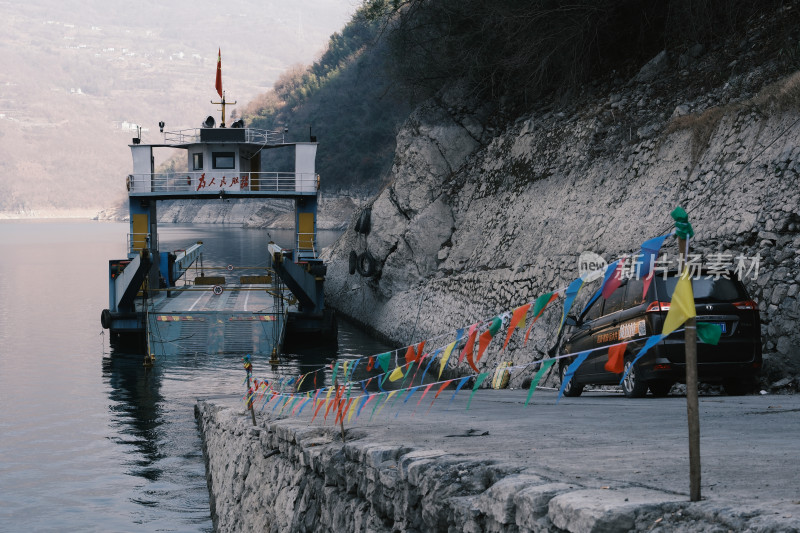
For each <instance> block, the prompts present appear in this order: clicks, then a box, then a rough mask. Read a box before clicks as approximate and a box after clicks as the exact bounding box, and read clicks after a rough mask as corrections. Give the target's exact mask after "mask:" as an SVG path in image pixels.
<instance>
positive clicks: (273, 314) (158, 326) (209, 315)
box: [147, 285, 286, 356]
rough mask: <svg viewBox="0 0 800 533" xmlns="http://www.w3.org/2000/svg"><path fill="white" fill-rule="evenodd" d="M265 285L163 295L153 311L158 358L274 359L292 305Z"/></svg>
mask: <svg viewBox="0 0 800 533" xmlns="http://www.w3.org/2000/svg"><path fill="white" fill-rule="evenodd" d="M270 289H271V287H269V286H264V285H260V286H259V285H234V286H225V287H224V288H223V291H222V293H221V294H215V293H214V290H213V288H212V287H210V286H209V287H199V286H192V287H187V288H183V289H175V290H170V291H169V296H167V293H166V292H162V293H161V294H160V295H159V296H156V297H155V298H154V300H153V301H152V305H151V307H150V308H149V310H148V313H147V317H148V340H149V342H150V347H151V350H152V352H153V354H154V355H156V356H158V355H170V354H179V355H188V354H209V353H251V354H266V355H271V354H272V352H273V349H275V348H276V347H277V346H278V345H279V344H282V343H283V337H284V330H285V326H286V305H280V304H281V303H282V302H281V301H280V299H279V298H277V297H275V296H274V295H273V294H272V293H271V291H270Z"/></svg>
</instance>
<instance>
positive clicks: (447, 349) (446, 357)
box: [439, 342, 456, 378]
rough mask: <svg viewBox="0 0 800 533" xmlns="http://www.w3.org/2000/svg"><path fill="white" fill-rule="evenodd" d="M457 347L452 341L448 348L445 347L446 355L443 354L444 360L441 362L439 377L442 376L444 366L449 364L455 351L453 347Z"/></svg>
mask: <svg viewBox="0 0 800 533" xmlns="http://www.w3.org/2000/svg"><path fill="white" fill-rule="evenodd" d="M455 347H456V343H455V342H451V343H450V344H448V345H447V348H445V349H444V355H443V356H442V362H441V363H439V378H441V377H442V372H443V371H444V367H446V366H447V360H448V359H450V354H452V353H453V348H455Z"/></svg>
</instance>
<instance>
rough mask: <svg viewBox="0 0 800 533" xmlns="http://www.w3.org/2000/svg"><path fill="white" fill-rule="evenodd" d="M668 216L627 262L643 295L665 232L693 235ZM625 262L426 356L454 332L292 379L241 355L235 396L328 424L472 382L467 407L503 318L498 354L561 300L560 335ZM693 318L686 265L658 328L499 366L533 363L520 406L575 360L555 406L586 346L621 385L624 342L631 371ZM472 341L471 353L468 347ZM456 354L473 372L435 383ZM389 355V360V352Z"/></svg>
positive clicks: (716, 333)
mask: <svg viewBox="0 0 800 533" xmlns="http://www.w3.org/2000/svg"><path fill="white" fill-rule="evenodd" d="M671 216H672V217H673V219H674V220H675V223H676V224H675V226H676V230H675V232H674V233H669V234H666V235H662V236H659V237H655V238H652V239H649V240H647V241H645V242H644V243H642V245H641V247H640V253H639V254H638V256H637V257H639V256H640V257H641V258H642V261H640V262H639V261H637V263H636V264H635V265H634V268H633V272H635V274H636V275H637V277H639V278H640V279H643V280H644V293H646V292H647V290H648V287H649V285H650V282H651V281H652V279H653V277H654V274H655V272H654V269H653V264H654V261H655V259H656V257H657V256H658V255H659V252H660V250H661V247H662V245H663V243H664V241H665V240H666V239H667V238H668V237H671V236H673V235H675V236H677V237H678V238H680V239H684V240H686V241H687V248H688V239H689V238H690V237H692V236H693V235H694V231H693V229H692V227H691V224H690V223H689V221H688V216H687V215H686V213H685V211H683V209H681V208H680V207H678V208H676V209H675V210H674V211H673V212H672V213H671ZM624 262H625V259H624V258H623V259H620V260H617V261H614V262H613V263H611V264H609V265H608V266H607V267H605V268H604V269H598V270H595V271H591V272H588V273H585V274H583V275H581V276H580V277H578V278H577V279H575V280H574V281H572V282H571V283H570V284H569V285H568V286H566V287H563V288H560V289H557V290H554V291H551V292H547V293H545V294H542V295H540V296H539V297H538V298H536V300H534V301H531V302H529V303H526V304H524V305H521V306H519V307H517V308H515V309H513V310H508V311H505V312H503V313H500V314H498V315H496V316H493V317H491V318H487V319H482V320H479V321H478V322H475V323H473V324H472V325H470V326H468V327H462V328H459V329H457V330H456V331H455V340H453V341H451V342H450V343H447V344H443V345H441V346H438V347H437V348H436V349H435V350H433V351H429V352H427V353H426V352H425V351H424V349H425V346H426V345H427V346H431V345H435V343H438V342H439V341H444V340H445V339H447V338H452V335H453V333H452V332H450V333H445V334H442V335H437V336H435V337H432V338H430V339H426V340H423V341H421V342H419V343H416V344H412V345H409V346H405V347H403V348H400V349H397V350H394V351H393V352H385V353H381V354H377V355H370V356H364V357H360V358H357V359H352V360H347V361H337V362H336V363H335V364H333V365H325V366H323V367H321V368H318V369H316V370H313V371H311V372H307V373H305V374H301V375H299V376H296V377H294V376H293V377H282V378H278V379H273V380H268V379H263V380H258V379H255V380H254V381H253V382H252V384H251V382H250V377H251V374H250V372H251V369H252V365H251V364H250V359H249V356H248V357H246V358H245V368H246V369H247V375H248V378H247V379H246V380H245V381H246V383H247V386H248V389H247V393H246V394H245V395H244V396H243V397H242V400H243V401H245V402H247V405H248V406H249V407H251V408H252V409H254V408H255V407H254V406H258V405H260V408H259V410H260V411H263V410H264V409H265V408H266V407H267V406H268V405H271V411H270V412H272V413H275V412H277V415H278V416H280V415H283V414H287V415H288V416H299V415H300V414H301V413H302V412H303V411H304V410H305V408H306V406H307V405H309V404H310V405H312V412H313V415H312V418H311V421H310V422H313V421H314V420H315V419H316V418H317V416H318V415H320V413H322V419H323V420H324V421H327V419H328V415H329V414H330V413H331V412H333V413H335V420H334V423H340V422H344V420H345V419H346V420H347V421H348V422H350V421H351V420H352V418H353V416H355V418H356V419H358V418H359V417H360V416H361V413H362V410H363V409H364V407H366V406H367V405H368V404H369V403H372V402H373V401H374V405H373V407H372V410H371V411H370V415H369V416H370V420H372V418H373V417H375V416H378V415H380V413H381V412H382V411H383V410H384V408H385V407H386V406H387V404H389V406H390V409H391V408H392V407H393V406H394V405H395V403H396V402H397V401H398V400H399V399H400V398H403V400H402V403H401V404H400V406H401V407H402V406H405V405H407V404H408V402H409V399H410V398H411V397H412V396H413V395H414V394H415V393H416V392H417V391H419V390H421V391H422V393H421V395H420V397H419V399H418V400H417V402H416V404H415V406H414V409H413V411H412V412H411V416H414V415H415V414H416V412H417V409H418V408H419V407H420V405H421V403H422V401H423V400H424V399H425V397H426V396H427V395H428V393H429V392H431V391H432V390H434V389H435V393H433V396H432V399H431V402H430V405H429V406H428V407H427V410H426V414H427V413H428V412H429V411H430V409H431V407H432V406H433V404H434V402H435V401H436V400H437V399H438V398H439V396H440V395H441V394H442V392H444V391H445V389H447V388H448V387H450V386H451V385H455V388H454V390H453V392H452V395H451V397H450V400H449V402H448V407H449V405H450V404H451V403H452V402H453V400H454V399H455V397H456V395H457V394H458V393H459V392H460V391H461V390H462V389H463V388H464V387H465V386H466V384H467V383H468V382H469V380H471V379H473V380H474V382H473V384H472V391H471V393H470V396H469V399H468V400H467V404H466V408H467V409H469V408H470V405H471V403H472V398H473V396H474V394H475V392H476V391H477V390H478V389H479V388H480V387H481V385H482V384H483V383H484V382H485V380H486V379H487V378H488V377H489V376H490V375H491V373H490V372H481V371H480V370H479V369H478V367H477V365H476V361H477V362H480V360H481V358H482V357H483V355H484V354H485V352H486V350H487V348H488V346H489V345H490V343H491V342H492V341H493V340H494V339H495V338H496V337H497V335H498V333H499V332H500V330H501V329H502V327H503V324H505V323H507V324H508V329H507V331H506V335H505V340H504V343H503V346H502V348H501V351H505V350H506V349H507V347H508V344H509V342H510V341H511V339H512V336H513V334H514V332H515V331H516V330H517V329H519V330H520V331H523V330H524V331H525V333H524V337H523V339H524V340H523V346H526V345H527V343H528V340H529V337H530V334H531V330H532V329H533V325H534V324H535V323H536V322H537V321H538V319H539V318H540V317H541V316H542V315H543V313H544V312H545V310H546V309H547V308H548V307H549V306H550V304H551V303H553V302H555V301H556V300H558V299H559V298H562V297H563V299H564V303H563V308H562V313H561V318H560V322H559V326H558V331H559V332H560V331H561V329H562V328H563V326H564V323H565V321H566V318H567V315H568V313H569V311H570V310H571V308H572V305H573V303H574V301H575V299H576V297H577V296H578V293H579V292H580V290H581V288H583V286H584V285H586V284H587V283H589V282H591V281H594V280H596V279H600V277H601V276H602V278H603V281H602V284H601V286H600V288H599V289H598V290H597V292H596V293H594V295H593V296H592V297H591V298H590V300H589V301H588V303H587V304H586V307H588V306H589V305H591V304H592V303H593V302H594V301H595V300H596V299H597V298H600V297H603V298H608V297H609V296H610V295H611V294H612V293H613V292H614V291H615V290H616V289H617V288H619V287H620V285H621V284H622V282H623V280H624V276H623V267H624ZM529 315H532V320H530V324H528V325H527V327H526V321H527V319H528V318H529ZM694 316H695V308H694V295H693V293H692V285H691V279H690V276H689V272H688V270H687V269H684V271H683V272H682V274H681V275H680V277H679V280H678V282H677V284H676V286H675V289H674V291H673V294H672V298H671V305H670V308H669V311H668V312H667V316H666V319H665V322H664V326H663V328H662V331H661V333H659V334H653V335H650V336H647V337H638V338H635V339H630V340H624V341H621V342H618V343H616V344H612V345H606V346H599V347H595V348H592V349H589V350H585V351H582V352H576V353H568V354H562V355H558V356H555V357H549V358H546V359H540V360H536V361H532V362H529V363H526V364H523V365H517V366H506V367H505V368H504V370H505V371H507V372H509V374H510V373H511V372H519V371H524V370H527V369H529V368H532V367H536V366H538V367H539V368H538V370H537V371H536V372H535V374H534V375H533V376H532V378H531V383H530V386H529V390H528V395H527V398H526V400H525V403H524V405H525V406H527V405H528V404H529V402H530V400H531V397H532V395H533V393H534V391H535V389H536V388H537V386H538V385H539V382H540V381H541V379H542V378H543V377H544V375H545V374H546V373H547V371H548V370H550V369H551V368H552V366H553V365H554V364H555V363H556V361H559V360H561V359H567V358H574V360H572V362H571V363H570V364H569V366H568V367H567V369H566V372H565V375H564V379H563V380H562V383H561V387H560V389H559V392H558V396H557V399H556V403H558V402H559V401H560V399H561V397H562V396H563V393H564V388H565V386H566V384H567V383H569V380H570V379H571V378H572V376H573V375H574V374H575V372H576V371H577V369H578V368H579V367H580V365H581V364H582V363H583V362H584V361H585V360H586V359H587V358H588V356H589V355H590V354H591V353H592V352H593V351H597V350H608V361H607V362H606V363H605V368H606V370H608V371H609V372H613V373H617V374H620V373H621V374H622V378H621V379H620V384H622V382H623V381H624V380H625V378H626V377H627V374H628V371H627V370H625V369H624V354H625V353H626V351H627V350H628V348H629V346H630V345H633V344H639V343H642V342H643V344H642V346H641V347H640V348H639V350H638V352H637V353H636V357H635V358H634V360H633V362H632V364H631V366H630V367H629V369H630V368H632V367H633V366H634V365H635V364H636V362H637V361H638V360H639V359H640V358H641V357H642V356H644V355H645V354H646V353H647V351H648V350H650V348H652V347H653V346H655V345H656V344H658V343H659V342H661V341H662V340H664V339H665V338H666V337H668V336H669V335H672V334H674V333H680V332H682V331H684V330H683V329H679V328H680V326H682V325H683V323H684V322H685V321H686V320H687V319H689V318H691V317H694ZM721 333H722V330H721V328H720V326H719V325H717V324H711V323H704V322H698V323H697V335H698V338H699V340H700V341H701V342H704V343H707V344H717V343H718V342H719V339H720V336H721ZM476 343H477V352H476V350H475V347H476ZM403 352H405V353H404V361H401V360H400V354H401V353H403ZM455 354H457V360H458V363H457V364H458V365H460V364H462V363H463V362H464V361H465V360H466V362H467V364H468V365H469V367H470V368H471V369H472V371H473V372H474V373H472V374H470V375H467V376H460V377H457V378H452V379H445V380H442V379H441V378H442V374H443V372H444V370H445V368H447V366H448V364H449V363H450V362H451V361H453V360H455V359H456V357H455ZM393 355H394V357H392V356H393ZM436 361H438V365H434V362H436ZM361 365H364V366H365V367H366V370H367V372H372V371H373V370H376V369H377V370H380V371H381V372H380V373H378V374H376V375H373V376H370V377H368V378H365V379H362V380H354V379H353V378H354V376H355V371H356V369H357V368H359V367H360V366H361ZM423 367H424V369H423ZM328 369H331V370H332V376H331V382H332V383H334V384H333V385H330V386H327V387H317V374H318V373H319V372H321V371H326V370H328ZM421 369H422V375H421V377H420V380H419V382H418V383H419V384H418V385H414V383H415V382H416V378H417V376H418V375H419V371H420V370H421ZM495 371H496V369H495ZM412 372H413V374H412ZM429 372H431V375H434V374H435V375H436V380H435V381H433V382H431V383H427V384H425V378H426V377H427V376H428V374H429ZM340 373H341V374H340ZM340 375H341V378H342V381H343V383H342V384H341V385H339V384H338V381H337V378H338V377H339V376H340ZM409 378H410V380H411V381H410V382H409V385H408V386H406V382H407V381H408V380H409ZM401 379H402V381H401V382H400V385H399V387H398V388H397V389H395V390H386V388H384V385H385V384H386V381H387V380H388V381H389V382H391V383H395V382H397V381H400V380H401ZM306 380H309V382H310V383H313V385H312V387H313V388H312V389H311V390H308V391H305V392H300V387H301V386H302V385H303V383H304V382H306ZM373 382H374V383H375V384H376V386H377V388H378V391H375V392H370V391H369V390H368V387H369V386H370V385H371V384H372V383H373ZM390 401H391V404H390ZM399 413H400V409H398V410H397V412H396V413H395V417H396V416H398V415H399Z"/></svg>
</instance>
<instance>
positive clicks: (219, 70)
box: [215, 48, 222, 98]
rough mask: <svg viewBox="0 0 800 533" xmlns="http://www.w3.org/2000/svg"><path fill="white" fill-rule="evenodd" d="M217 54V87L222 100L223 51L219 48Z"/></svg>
mask: <svg viewBox="0 0 800 533" xmlns="http://www.w3.org/2000/svg"><path fill="white" fill-rule="evenodd" d="M217 54H218V55H217V83H216V84H215V87H216V88H217V92H218V93H219V97H220V98H222V50H221V49H219V48H218V49H217Z"/></svg>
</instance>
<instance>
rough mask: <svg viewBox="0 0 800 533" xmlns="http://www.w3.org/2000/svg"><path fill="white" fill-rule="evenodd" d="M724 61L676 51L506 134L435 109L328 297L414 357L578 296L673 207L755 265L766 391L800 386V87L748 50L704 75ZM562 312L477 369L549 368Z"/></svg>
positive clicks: (423, 111) (667, 226)
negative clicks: (533, 305)
mask: <svg viewBox="0 0 800 533" xmlns="http://www.w3.org/2000/svg"><path fill="white" fill-rule="evenodd" d="M744 45H745V48H746V49H749V48H747V46H746V45H747V42H745V43H744ZM720 54H721V52H720V51H715V50H711V51H707V52H706V51H704V50H703V49H702V47H700V48H695V49H692V50H690V51H689V52H687V53H686V54H684V55H682V56H680V57H670V56H669V55H668V54H661V55H659V57H657V58H655V59H654V60H653V61H652V62H651V63H650V64H648V65H646V66H645V67H644V68H643V69H642V71H641V72H640V73H639V75H638V76H637V77H636V78H634V79H632V80H630V81H628V82H624V81H622V80H609V82H608V83H607V84H603V85H600V84H598V85H596V86H594V87H592V88H590V89H588V90H587V91H585V92H584V94H583V95H582V96H581V98H580V99H579V100H576V101H574V102H571V103H570V104H568V105H554V104H552V103H548V104H543V105H542V107H541V108H540V109H538V110H536V111H534V112H532V113H530V114H528V115H525V116H522V117H520V118H519V119H518V120H516V122H514V123H513V124H511V125H510V126H508V127H507V128H506V129H504V130H502V131H497V130H493V129H491V128H489V127H487V126H485V125H486V124H488V123H489V122H490V120H489V115H490V109H488V108H486V107H483V106H482V105H481V104H480V103H479V102H476V101H473V100H470V99H468V98H466V97H465V95H464V94H461V92H460V91H459V90H458V89H451V90H450V91H448V92H446V93H444V94H441V95H440V96H439V97H438V98H435V99H432V100H430V101H429V102H427V103H426V104H425V105H424V106H422V107H420V108H419V109H418V110H417V111H416V112H415V113H414V114H413V115H412V116H411V118H410V119H409V120H408V122H407V123H406V125H405V127H404V128H403V130H402V131H401V132H400V134H399V135H398V138H397V152H396V156H395V163H394V166H393V169H392V176H391V177H392V182H391V185H390V186H388V187H387V188H386V189H384V190H383V191H382V192H381V193H380V194H379V195H378V196H376V197H375V199H374V201H373V203H372V224H371V231H370V232H369V234H368V235H366V236H364V235H363V234H359V233H356V232H355V231H353V226H354V224H355V221H356V218H357V216H356V217H354V218H353V220H352V221H351V225H350V229H349V230H348V231H347V232H346V233H345V235H344V236H343V237H342V238H341V239H340V240H339V242H338V243H337V244H336V245H335V246H334V247H333V249H332V250H330V252H329V253H330V256H329V259H330V267H329V271H328V272H329V274H328V281H327V285H326V291H327V293H328V298H329V301H330V302H333V305H335V306H336V307H337V308H338V309H339V310H340V311H341V312H343V313H345V314H347V315H349V316H351V317H353V318H355V319H356V320H358V321H360V322H362V323H364V324H366V325H368V326H370V327H372V328H374V329H375V330H377V331H378V332H380V333H382V334H384V335H385V336H387V337H389V338H391V339H393V340H395V341H397V342H398V343H400V344H407V343H411V342H415V341H419V340H421V339H426V338H431V337H434V336H436V335H439V334H444V333H448V332H453V331H455V329H456V328H459V327H463V326H469V325H470V324H472V323H474V322H476V321H478V320H483V319H488V318H491V317H492V316H494V315H495V314H497V313H502V312H504V311H508V310H511V309H513V308H514V307H516V306H519V305H521V304H524V303H527V302H530V301H532V300H533V299H535V298H536V297H537V296H539V295H540V294H543V293H545V292H549V291H552V290H556V289H560V288H564V287H566V286H567V285H568V284H569V282H570V281H572V280H573V279H575V278H576V277H577V275H578V257H579V255H580V254H581V252H583V251H592V252H595V253H598V254H600V255H602V256H603V257H604V258H605V259H606V260H609V261H613V260H614V259H616V258H617V257H619V256H620V255H621V254H626V253H628V254H629V253H637V252H638V249H639V245H640V244H641V242H642V241H644V240H646V239H648V238H650V237H655V236H658V235H662V234H665V233H668V232H669V231H671V230H672V227H673V225H672V220H671V218H670V216H669V212H670V211H671V210H672V209H673V208H674V207H675V206H677V205H680V206H683V207H684V208H685V209H686V210H687V211H688V213H689V216H690V219H691V221H692V223H693V225H694V228H695V230H696V236H695V239H694V240H693V241H692V247H693V250H692V251H693V252H696V253H703V254H704V258H705V260H706V261H707V260H708V258H709V257H711V255H710V254H724V255H723V256H720V257H723V258H724V259H725V260H726V262H730V263H731V264H732V266H736V264H735V263H736V258H737V257H740V256H741V257H743V258H744V259H743V260H742V261H746V262H747V263H746V264H747V267H748V270H749V273H748V276H746V277H747V279H746V280H745V283H746V285H747V287H748V289H749V291H750V292H751V295H752V296H753V297H754V298H755V299H756V301H757V302H758V303H759V307H760V309H761V318H762V322H763V328H762V331H763V347H764V357H765V377H766V381H767V382H768V383H773V382H775V381H776V380H781V381H780V384H783V385H786V384H788V385H789V386H794V385H792V380H795V379H797V377H798V376H800V347H799V346H800V333H798V329H797V327H796V326H797V323H798V319H800V297H799V296H798V292H799V289H800V255H799V254H798V251H797V250H798V245H800V232H799V231H798V229H799V228H800V180H799V179H798V173H800V147H798V146H797V142H796V141H797V138H798V135H800V112H798V109H800V74H798V75H793V76H789V77H784V76H783V75H782V74H783V73H782V72H780V71H779V70H778V69H777V68H776V66H775V65H774V64H773V63H771V62H769V61H762V59H763V58H759V57H757V56H755V55H753V54H751V55H747V53H745V54H743V55H742V58H743V60H744V59H747V58H748V57H749V58H750V59H751V64H750V65H749V67H748V68H747V69H742V68H741V67H739V70H738V71H737V73H734V74H733V75H731V76H730V77H724V78H723V79H718V78H714V77H713V76H708V75H706V74H705V72H706V71H707V70H709V69H710V68H711V66H714V68H717V67H718V66H719V65H718V63H719V62H720V61H721V60H722V59H721V58H722V56H721V55H720ZM734 70H735V69H734ZM671 243H674V240H669V241H667V245H666V246H667V248H666V251H667V252H668V253H669V254H670V255H671V256H672V255H675V254H676V253H677V249H676V248H677V247H676V245H675V244H671ZM351 250H355V251H356V252H357V253H362V252H364V251H367V252H369V254H371V255H372V256H373V257H374V258H375V260H376V263H377V266H378V273H377V275H375V276H374V277H371V278H366V277H362V276H360V275H359V274H358V273H356V274H354V275H351V274H350V273H349V269H348V260H347V258H348V255H349V254H350V252H351ZM757 257H758V258H759V259H758V260H757V261H758V262H757V266H756V264H755V261H756V258H757ZM753 267H755V268H756V269H757V272H756V271H754V270H753ZM754 277H755V279H753V278H754ZM585 292H588V291H585ZM553 307H554V308H557V309H550V310H549V311H547V312H546V313H545V315H544V316H543V318H542V319H541V320H540V321H539V323H537V324H536V326H535V327H534V328H533V333H532V337H531V339H532V340H531V341H530V342H529V343H528V345H527V347H522V346H521V345H519V343H517V345H515V344H513V342H516V340H515V341H513V342H512V349H511V350H509V351H508V352H506V353H503V354H502V355H501V353H500V352H499V346H500V343H498V342H497V341H495V342H496V345H495V346H492V347H490V349H489V351H488V352H487V356H485V357H484V358H483V359H482V361H480V363H479V367H483V369H488V368H493V367H494V366H495V365H496V364H497V363H498V362H499V361H500V360H513V361H514V362H515V363H520V362H526V361H530V360H534V359H539V358H541V357H542V352H543V351H544V350H546V349H547V348H549V347H550V345H551V344H552V342H553V340H554V338H555V332H556V329H557V323H558V320H559V319H560V315H561V306H560V304H559V305H554V306H553ZM450 340H453V339H452V338H448V339H447V340H440V341H438V344H437V346H438V345H439V344H442V345H444V344H446V343H447V342H450ZM464 365H466V363H465V364H464ZM483 369H482V370H483ZM464 370H469V369H468V368H466V367H465V368H464ZM469 373H472V372H471V370H470V371H469ZM794 383H797V381H795V382H794Z"/></svg>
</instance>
